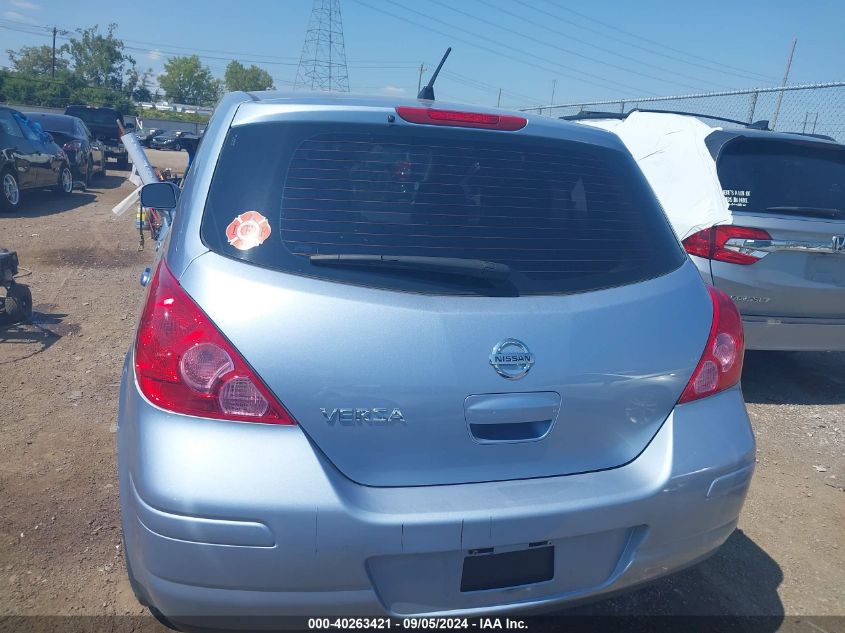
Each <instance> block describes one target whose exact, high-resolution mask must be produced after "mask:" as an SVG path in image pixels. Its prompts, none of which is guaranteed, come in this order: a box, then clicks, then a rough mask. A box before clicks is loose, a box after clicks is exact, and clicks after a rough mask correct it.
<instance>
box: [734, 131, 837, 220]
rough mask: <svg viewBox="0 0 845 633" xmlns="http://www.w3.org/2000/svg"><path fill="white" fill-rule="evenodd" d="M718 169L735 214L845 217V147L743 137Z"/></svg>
mask: <svg viewBox="0 0 845 633" xmlns="http://www.w3.org/2000/svg"><path fill="white" fill-rule="evenodd" d="M717 168H718V173H719V181H720V182H721V183H722V189H723V191H724V194H725V197H726V198H727V201H728V206H729V207H730V209H731V210H733V211H750V212H771V213H781V212H787V213H789V212H790V210H792V211H793V212H801V211H802V210H804V211H806V213H807V214H809V215H812V214H813V211H814V210H815V211H817V212H819V213H821V214H824V211H825V210H829V211H831V212H833V213H835V212H836V211H838V214H845V147H842V146H837V145H825V144H822V143H812V142H804V141H778V140H767V139H737V140H734V141H731V142H729V143H728V144H727V145H726V146H725V148H724V150H722V153H721V155H720V157H719V161H718V165H717ZM838 214H836V215H838ZM843 217H845V216H843Z"/></svg>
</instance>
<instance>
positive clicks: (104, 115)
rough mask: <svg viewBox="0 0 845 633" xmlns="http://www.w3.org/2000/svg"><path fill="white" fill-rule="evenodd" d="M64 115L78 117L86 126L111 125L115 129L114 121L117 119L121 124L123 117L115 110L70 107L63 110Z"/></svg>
mask: <svg viewBox="0 0 845 633" xmlns="http://www.w3.org/2000/svg"><path fill="white" fill-rule="evenodd" d="M65 114H68V115H71V116H75V117H79V118H80V119H82V120H83V121H85V123H87V124H88V125H98V126H105V125H112V126H114V127H115V128H116V127H117V124H116V123H115V121H117V120H118V119H119V120H120V121H121V122H122V121H123V116H122V115H121V114H120V113H119V112H118V111H117V110H111V109H108V108H75V107H72V106H71V107H68V108H67V109H66V110H65Z"/></svg>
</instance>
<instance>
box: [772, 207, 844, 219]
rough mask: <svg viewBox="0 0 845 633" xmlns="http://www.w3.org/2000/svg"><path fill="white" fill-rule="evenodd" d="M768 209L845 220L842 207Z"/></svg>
mask: <svg viewBox="0 0 845 633" xmlns="http://www.w3.org/2000/svg"><path fill="white" fill-rule="evenodd" d="M766 211H771V212H773V213H789V214H792V215H804V216H807V217H811V218H829V219H831V220H845V211H843V210H842V209H826V208H824V207H766Z"/></svg>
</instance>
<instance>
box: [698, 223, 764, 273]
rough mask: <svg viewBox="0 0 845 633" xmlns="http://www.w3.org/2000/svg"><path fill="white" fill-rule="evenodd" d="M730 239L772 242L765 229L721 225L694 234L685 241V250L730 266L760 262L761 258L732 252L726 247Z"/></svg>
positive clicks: (745, 253)
mask: <svg viewBox="0 0 845 633" xmlns="http://www.w3.org/2000/svg"><path fill="white" fill-rule="evenodd" d="M730 239H737V240H743V239H744V240H770V239H772V236H771V235H769V234H768V233H767V232H766V231H764V230H763V229H749V228H747V227H744V226H733V225H732V224H720V225H718V226H711V227H710V228H708V229H703V230H701V231H698V232H697V233H693V234H692V235H690V236H689V237H687V238H686V239H685V240H684V241H683V244H684V249H685V250H686V251H687V253H689V254H690V255H697V256H698V257H705V258H707V259H715V260H716V261H720V262H728V263H730V264H744V265H748V264H754V263H755V262H759V261H760V259H761V256H757V255H753V254H751V253H747V252H738V251H736V250H731V249H730V248H728V247H727V246H726V242H727V241H728V240H730Z"/></svg>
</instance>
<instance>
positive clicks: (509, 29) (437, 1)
mask: <svg viewBox="0 0 845 633" xmlns="http://www.w3.org/2000/svg"><path fill="white" fill-rule="evenodd" d="M431 2H434V3H435V4H438V5H440V6H441V7H444V8H446V9H448V10H450V11H454V12H455V13H458V14H460V15H463V16H466V17H468V18H470V19H473V20H476V21H478V22H481V23H482V24H487V25H489V26H492V27H494V28H497V29H499V30H502V31H505V32H506V33H511V34H513V35H516V36H518V37H521V38H523V39H527V40H529V41H530V42H534V43H536V44H541V45H543V46H547V47H549V48H554V49H556V50H559V51H562V52H564V53H568V54H569V55H574V56H575V57H580V58H581V59H586V60H587V61H590V62H593V63H596V64H601V65H603V66H608V67H610V68H615V69H617V70H621V71H623V72H626V73H630V74H632V75H639V76H641V77H646V78H647V79H654V80H656V81H661V82H665V83H671V84H675V85H676V86H683V87H685V88H693V89H695V86H693V85H690V84H687V83H681V82H678V81H673V80H671V79H665V78H663V77H655V76H654V75H649V74H648V73H643V72H640V71H638V70H634V69H632V68H626V67H625V66H619V65H618V64H614V63H612V62H606V61H603V60H601V59H598V58H596V57H590V56H589V55H584V54H583V53H579V52H577V51H573V50H572V49H569V48H564V47H562V46H558V45H557V44H552V43H551V42H547V41H544V40H541V39H539V38H537V37H534V36H531V35H526V34H525V33H521V32H519V31H516V30H515V29H513V28H512V27H505V26H502V25H500V24H496V23H495V22H491V21H490V20H486V19H484V18H482V17H479V16H478V15H474V14H472V13H468V12H466V11H462V10H461V9H456V8H455V7H452V6H449V5H448V4H445V3H444V2H441V1H440V0H431Z"/></svg>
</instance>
